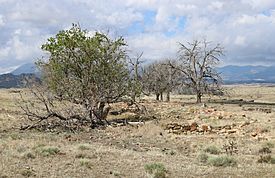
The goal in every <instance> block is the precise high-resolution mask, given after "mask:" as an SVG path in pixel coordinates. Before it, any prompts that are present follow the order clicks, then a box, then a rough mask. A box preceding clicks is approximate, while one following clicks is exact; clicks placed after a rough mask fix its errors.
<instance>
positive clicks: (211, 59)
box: [170, 40, 224, 103]
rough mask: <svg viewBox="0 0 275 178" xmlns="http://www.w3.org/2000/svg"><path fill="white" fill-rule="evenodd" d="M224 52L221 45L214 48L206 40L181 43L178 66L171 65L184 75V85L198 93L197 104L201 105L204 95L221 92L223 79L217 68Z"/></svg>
mask: <svg viewBox="0 0 275 178" xmlns="http://www.w3.org/2000/svg"><path fill="white" fill-rule="evenodd" d="M223 50H224V49H223V48H222V47H221V46H220V45H219V44H217V45H215V46H212V44H211V43H210V42H207V41H205V40H203V41H198V40H195V41H193V42H192V43H187V45H184V44H182V43H180V50H179V56H178V60H177V65H175V64H172V63H170V66H171V67H172V68H173V69H175V70H177V71H179V72H180V73H181V74H182V81H183V83H184V84H185V85H186V86H187V87H190V88H191V89H192V90H193V91H194V92H195V93H196V96H197V103H201V97H202V96H203V95H204V94H212V93H217V91H218V90H221V81H222V79H221V77H220V75H219V73H218V72H217V71H216V70H215V66H216V65H217V64H218V63H219V61H220V57H221V56H222V55H223Z"/></svg>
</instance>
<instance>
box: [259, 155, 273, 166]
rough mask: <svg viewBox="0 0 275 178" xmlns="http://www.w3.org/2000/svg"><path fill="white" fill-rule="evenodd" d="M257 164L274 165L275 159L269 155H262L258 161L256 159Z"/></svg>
mask: <svg viewBox="0 0 275 178" xmlns="http://www.w3.org/2000/svg"><path fill="white" fill-rule="evenodd" d="M258 163H270V164H275V157H272V156H271V155H262V156H261V157H260V159H258Z"/></svg>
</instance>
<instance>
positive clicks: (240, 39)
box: [235, 36, 246, 46]
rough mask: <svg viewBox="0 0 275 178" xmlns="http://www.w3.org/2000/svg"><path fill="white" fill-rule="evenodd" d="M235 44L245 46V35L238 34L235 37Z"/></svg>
mask: <svg viewBox="0 0 275 178" xmlns="http://www.w3.org/2000/svg"><path fill="white" fill-rule="evenodd" d="M235 44H236V45H238V46H245V45H246V43H245V37H244V36H237V37H236V39H235Z"/></svg>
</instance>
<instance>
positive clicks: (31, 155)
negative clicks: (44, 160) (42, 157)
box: [23, 152, 35, 159]
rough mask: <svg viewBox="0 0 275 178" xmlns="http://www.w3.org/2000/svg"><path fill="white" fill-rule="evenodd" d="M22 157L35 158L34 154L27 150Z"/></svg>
mask: <svg viewBox="0 0 275 178" xmlns="http://www.w3.org/2000/svg"><path fill="white" fill-rule="evenodd" d="M23 158H25V159H35V155H34V154H33V153H31V152H28V153H25V154H24V155H23Z"/></svg>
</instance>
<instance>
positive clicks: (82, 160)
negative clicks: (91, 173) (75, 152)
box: [79, 158, 92, 169]
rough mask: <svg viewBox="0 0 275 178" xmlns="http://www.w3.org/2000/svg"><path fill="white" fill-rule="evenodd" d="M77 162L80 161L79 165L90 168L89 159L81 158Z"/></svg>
mask: <svg viewBox="0 0 275 178" xmlns="http://www.w3.org/2000/svg"><path fill="white" fill-rule="evenodd" d="M79 162H80V165H81V166H84V167H86V168H89V169H90V168H91V167H92V163H91V162H90V160H89V159H86V158H82V159H80V160H79Z"/></svg>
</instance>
